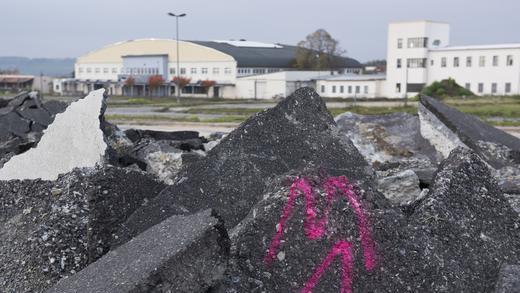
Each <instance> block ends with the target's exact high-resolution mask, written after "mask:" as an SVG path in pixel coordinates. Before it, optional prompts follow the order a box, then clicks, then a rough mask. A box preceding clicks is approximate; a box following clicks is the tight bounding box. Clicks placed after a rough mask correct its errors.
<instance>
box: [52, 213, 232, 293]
mask: <svg viewBox="0 0 520 293" xmlns="http://www.w3.org/2000/svg"><path fill="white" fill-rule="evenodd" d="M228 255H229V239H228V236H227V232H226V230H225V229H224V225H223V223H222V222H221V221H219V220H218V219H217V218H216V217H215V216H213V215H212V212H211V211H210V210H206V211H202V212H199V213H197V214H193V215H189V216H172V217H170V218H168V219H166V220H165V221H163V222H161V223H160V224H157V225H155V226H153V227H151V228H149V229H148V230H146V231H145V232H143V233H142V234H140V235H138V236H137V237H135V238H134V239H132V240H131V241H130V242H128V243H126V244H125V245H123V246H121V247H119V248H117V249H116V250H114V251H111V252H109V253H108V254H107V255H105V256H104V257H102V258H101V259H99V260H98V261H96V262H95V263H93V264H91V265H90V266H88V267H87V268H85V269H84V270H82V271H81V272H79V273H77V274H75V275H73V276H71V277H69V278H67V279H63V280H61V281H60V282H59V283H58V284H56V285H55V286H54V287H53V288H51V289H50V290H49V291H47V293H54V292H55V293H68V292H70V293H73V292H74V293H78V292H85V293H87V292H88V293H106V292H111V293H131V292H206V290H207V289H208V288H210V287H211V286H212V285H213V284H215V283H216V281H217V280H219V279H220V278H221V277H222V276H223V275H224V272H225V270H226V267H227V259H228Z"/></svg>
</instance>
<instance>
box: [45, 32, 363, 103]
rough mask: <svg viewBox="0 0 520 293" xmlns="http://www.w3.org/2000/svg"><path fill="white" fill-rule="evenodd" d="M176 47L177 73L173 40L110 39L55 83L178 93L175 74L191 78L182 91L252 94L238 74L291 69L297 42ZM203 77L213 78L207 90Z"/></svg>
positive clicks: (115, 91) (82, 88) (80, 89)
mask: <svg viewBox="0 0 520 293" xmlns="http://www.w3.org/2000/svg"><path fill="white" fill-rule="evenodd" d="M178 53H179V63H180V64H179V72H178V73H177V72H176V71H177V43H176V41H175V40H170V39H141V40H133V41H126V42H120V43H116V44H112V45H109V46H106V47H104V48H101V49H98V50H95V51H92V52H90V53H87V54H85V55H83V56H81V57H79V58H77V60H76V64H75V69H74V72H75V78H74V79H73V80H69V79H64V80H58V81H56V82H55V84H54V87H55V90H56V91H57V92H60V93H61V94H64V95H65V94H77V93H87V92H88V91H91V90H94V89H98V88H102V87H103V88H106V89H107V91H108V93H109V94H110V95H123V94H124V95H131V96H149V95H158V96H171V95H175V93H176V89H175V83H174V82H173V79H174V77H176V76H178V75H179V76H181V77H183V78H186V79H188V80H189V83H188V84H187V85H186V86H185V87H183V89H182V95H185V96H190V97H191V96H201V97H206V96H211V97H225V98H242V97H243V96H242V94H243V93H247V95H246V96H245V97H254V95H252V94H250V93H251V91H250V90H249V89H240V88H238V79H239V78H240V77H244V78H249V77H252V76H259V75H264V74H269V73H276V72H281V71H292V70H294V68H293V62H294V59H295V56H296V47H295V46H289V45H282V44H267V43H259V42H250V41H244V40H240V41H180V42H179V52H178ZM338 58H339V61H340V65H339V69H340V70H341V71H345V72H360V71H361V69H362V66H361V64H360V63H359V62H357V61H356V60H354V59H351V58H343V57H338ZM152 76H153V77H155V78H157V77H160V79H161V82H160V85H159V86H150V78H151V77H152ZM205 81H211V82H212V83H214V85H212V86H211V87H210V88H209V89H208V91H206V88H205V87H204V85H205V84H208V83H205ZM308 81H310V80H308ZM61 82H63V84H60V83H61ZM260 83H261V82H260ZM240 84H244V85H248V82H246V81H244V82H241V83H240ZM58 88H59V90H57V89H58ZM274 92H276V93H277V94H278V92H280V93H282V92H284V91H280V90H278V89H268V90H266V91H262V97H270V98H272V96H270V95H271V93H274ZM257 93H260V92H259V91H257ZM266 93H267V94H266ZM285 93H287V92H285Z"/></svg>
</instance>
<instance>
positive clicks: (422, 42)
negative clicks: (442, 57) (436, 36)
mask: <svg viewBox="0 0 520 293" xmlns="http://www.w3.org/2000/svg"><path fill="white" fill-rule="evenodd" d="M426 47H428V38H409V39H408V48H426Z"/></svg>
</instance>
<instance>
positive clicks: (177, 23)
mask: <svg viewBox="0 0 520 293" xmlns="http://www.w3.org/2000/svg"><path fill="white" fill-rule="evenodd" d="M168 15H169V16H173V17H175V30H176V31H177V70H176V74H175V75H176V76H177V84H176V85H175V87H176V88H177V103H180V102H181V88H180V87H179V78H180V69H179V17H184V16H186V13H181V14H174V13H171V12H168Z"/></svg>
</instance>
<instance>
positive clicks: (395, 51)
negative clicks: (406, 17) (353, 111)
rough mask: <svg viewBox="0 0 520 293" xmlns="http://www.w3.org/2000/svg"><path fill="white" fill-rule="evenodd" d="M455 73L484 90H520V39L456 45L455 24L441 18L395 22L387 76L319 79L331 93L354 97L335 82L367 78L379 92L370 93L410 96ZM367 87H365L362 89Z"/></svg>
mask: <svg viewBox="0 0 520 293" xmlns="http://www.w3.org/2000/svg"><path fill="white" fill-rule="evenodd" d="M448 78H452V79H454V80H455V81H456V82H457V83H458V84H460V85H461V86H463V87H466V88H468V89H470V90H471V91H472V92H474V93H475V94H478V95H518V94H520V44H498V45H484V46H450V26H449V24H447V23H443V22H435V21H427V20H423V21H411V22H396V23H390V24H389V26H388V40H387V69H386V79H385V80H381V79H378V80H374V79H373V77H371V75H365V76H358V77H357V78H356V81H353V80H352V77H350V76H349V75H345V76H342V77H326V78H322V79H320V80H318V81H317V85H318V86H317V89H318V91H320V90H321V89H322V87H323V86H324V87H325V88H324V90H325V92H321V91H320V94H321V95H322V96H325V97H352V96H351V95H345V94H344V93H341V92H339V91H336V92H333V88H332V86H334V85H336V87H337V86H340V81H341V84H342V85H343V86H347V85H353V84H354V82H357V83H359V82H360V81H361V79H364V83H365V84H366V85H368V88H369V92H370V89H374V90H375V92H370V93H369V94H368V95H366V97H388V98H404V97H405V96H406V95H415V94H417V93H418V92H419V91H420V90H421V89H422V88H423V87H424V86H427V85H429V84H431V83H433V82H434V81H441V80H444V79H448ZM363 92H364V89H361V93H363Z"/></svg>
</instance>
